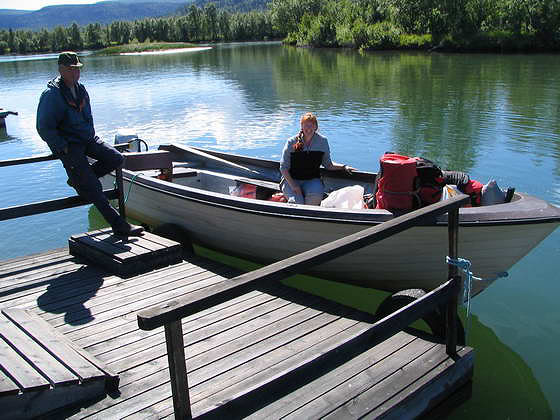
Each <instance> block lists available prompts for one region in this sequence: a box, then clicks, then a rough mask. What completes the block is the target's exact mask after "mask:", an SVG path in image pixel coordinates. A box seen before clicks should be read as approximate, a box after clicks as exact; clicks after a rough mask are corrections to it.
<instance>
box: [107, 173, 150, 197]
mask: <svg viewBox="0 0 560 420" xmlns="http://www.w3.org/2000/svg"><path fill="white" fill-rule="evenodd" d="M138 175H144V174H143V173H142V172H139V173H137V174H134V176H133V177H132V178H131V180H130V185H129V186H128V191H127V193H126V195H125V197H124V203H125V204H126V202H127V201H128V196H129V195H130V190H132V184H134V180H135V179H136V177H137V176H138ZM113 188H117V180H116V179H115V181H114V182H113Z"/></svg>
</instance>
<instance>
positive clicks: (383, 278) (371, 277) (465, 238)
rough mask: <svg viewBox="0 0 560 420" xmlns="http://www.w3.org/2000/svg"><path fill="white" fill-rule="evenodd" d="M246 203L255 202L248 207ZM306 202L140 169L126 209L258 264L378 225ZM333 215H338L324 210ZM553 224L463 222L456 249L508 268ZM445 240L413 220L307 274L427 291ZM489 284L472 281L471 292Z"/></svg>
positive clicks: (443, 232)
mask: <svg viewBox="0 0 560 420" xmlns="http://www.w3.org/2000/svg"><path fill="white" fill-rule="evenodd" d="M129 179H130V178H129ZM129 179H125V191H128V190H129V188H130V181H129ZM111 182H112V181H111ZM243 202H244V203H245V204H243V205H242V203H243ZM247 202H249V203H254V204H255V206H254V207H251V206H247V205H246V203H247ZM543 203H544V202H543ZM259 206H260V207H259ZM502 206H503V205H502ZM310 207H311V206H297V208H298V209H300V211H299V214H293V213H291V212H289V211H286V208H288V210H289V208H290V205H288V204H283V203H282V204H281V203H271V202H268V203H266V205H265V206H264V207H263V205H262V202H261V201H260V200H252V199H244V198H238V197H231V196H227V195H225V194H215V193H213V194H211V195H210V196H206V195H205V192H204V191H202V190H197V189H194V188H190V187H186V186H181V185H175V184H171V183H169V182H166V181H160V180H155V179H151V178H150V179H148V177H144V176H142V175H140V176H138V177H137V178H136V179H135V181H134V185H133V186H132V188H131V191H130V194H129V197H128V202H127V204H126V209H127V215H129V216H131V217H133V218H134V219H137V220H139V221H141V222H142V223H145V224H147V225H150V226H158V225H161V224H174V225H178V226H181V227H182V228H184V229H185V230H186V231H188V232H189V235H190V238H191V239H192V240H193V241H194V242H196V243H199V244H201V245H204V246H207V247H210V248H213V249H216V250H219V251H222V252H224V253H227V254H230V255H235V256H239V257H243V258H247V259H250V260H253V261H257V262H262V263H269V262H273V261H278V260H281V259H284V258H287V257H290V256H292V255H295V254H298V253H300V252H304V251H307V250H309V249H312V248H314V247H317V246H319V245H322V244H325V243H328V242H331V241H333V240H336V239H339V238H341V237H344V236H346V235H349V234H352V233H355V232H357V231H359V230H362V229H364V228H367V227H370V226H372V225H375V224H376V223H375V222H371V221H369V222H368V221H364V220H346V221H345V220H341V218H340V217H339V216H340V213H341V212H340V211H338V210H336V209H322V210H321V213H323V214H324V215H325V217H318V216H317V214H316V213H317V210H314V209H311V210H309V212H310V213H313V215H312V216H311V215H310V216H309V217H307V216H306V215H305V213H306V210H307V208H310ZM294 208H295V206H294ZM263 209H264V210H263ZM367 212H374V211H372V210H354V211H351V210H346V211H345V212H343V213H344V214H347V215H354V216H356V215H357V216H359V215H360V214H362V213H364V214H365V213H367ZM461 212H462V218H463V219H466V220H468V219H469V217H468V213H469V212H471V213H472V212H473V209H462V210H461ZM463 213H464V214H463ZM335 214H337V215H339V216H337V217H335V218H334V219H333V218H331V217H330V216H332V215H335ZM335 219H336V220H335ZM377 223H378V222H377ZM558 224H559V223H558V220H556V221H554V220H552V221H548V222H547V223H536V222H535V221H526V222H525V223H524V222H523V221H518V222H517V223H515V224H512V223H503V221H502V223H482V224H477V223H467V224H462V225H461V228H460V230H459V255H460V257H462V258H467V259H469V260H471V261H472V263H473V266H472V271H473V272H474V274H475V275H477V276H479V277H483V278H491V277H495V276H496V274H497V273H501V272H504V271H507V270H508V269H509V268H510V267H512V266H513V265H514V264H515V263H516V262H517V261H519V260H520V259H521V258H522V257H523V256H525V255H526V254H527V253H528V252H529V251H530V250H531V249H533V248H534V247H535V246H536V245H537V244H538V243H539V242H541V241H542V240H543V239H544V238H545V237H546V236H547V235H549V234H550V233H551V232H552V231H553V230H554V229H555V228H556V227H557V226H558ZM447 241H448V236H447V225H446V224H445V223H441V221H440V223H439V224H435V225H430V226H419V227H414V228H411V229H409V230H408V231H405V232H402V233H400V234H398V235H395V236H393V237H391V238H388V239H386V240H383V241H382V242H379V243H377V244H374V245H371V246H368V247H366V248H363V249H361V250H359V251H356V252H353V253H351V254H348V255H347V256H344V257H341V258H338V259H335V260H333V261H331V262H329V263H326V264H323V265H321V266H318V267H317V268H316V269H315V270H313V272H312V273H310V274H314V275H318V276H320V277H324V278H328V279H332V280H336V281H340V282H345V283H351V284H355V285H360V286H365V287H371V288H376V289H381V290H386V291H389V292H395V291H399V290H403V289H409V288H421V289H425V290H430V289H433V288H435V287H437V286H438V285H440V284H441V283H442V282H443V281H445V280H446V278H447V272H448V267H447V265H446V263H445V256H446V255H447V252H448V243H447ZM488 284H489V282H488V283H486V282H485V283H482V284H478V285H477V288H476V292H478V291H480V290H482V289H483V288H484V287H486V286H487V285H488Z"/></svg>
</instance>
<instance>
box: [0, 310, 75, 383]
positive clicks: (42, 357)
mask: <svg viewBox="0 0 560 420" xmlns="http://www.w3.org/2000/svg"><path fill="white" fill-rule="evenodd" d="M18 327H19V325H18V324H17V323H13V322H11V320H10V319H9V318H6V317H5V316H4V315H3V314H0V336H1V337H2V339H3V340H4V342H6V343H8V344H9V345H10V346H11V347H12V348H13V349H14V350H15V351H16V352H17V353H18V354H19V355H20V356H21V357H22V358H23V359H24V360H26V361H27V363H29V365H30V366H32V367H33V369H34V370H35V371H36V372H35V375H37V376H43V377H44V378H45V379H47V380H48V381H49V382H50V384H51V385H52V386H58V385H69V384H76V383H78V377H77V376H76V375H74V374H73V373H72V372H70V371H69V370H68V369H66V366H65V365H63V364H62V363H60V362H59V360H57V359H56V358H55V357H53V356H52V355H51V354H50V353H49V352H48V351H46V350H45V349H44V348H43V347H41V345H40V344H39V343H37V341H35V340H34V339H33V337H32V336H29V335H27V334H26V330H25V329H20V328H18ZM44 333H45V334H48V331H45V332H44Z"/></svg>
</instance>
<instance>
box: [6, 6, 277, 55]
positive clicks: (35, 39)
mask: <svg viewBox="0 0 560 420" xmlns="http://www.w3.org/2000/svg"><path fill="white" fill-rule="evenodd" d="M282 35H283V34H282V33H280V32H278V31H277V30H275V29H274V27H273V24H272V21H271V13H270V11H268V10H265V11H256V10H255V11H250V12H246V13H235V12H234V13H232V12H229V11H227V10H225V9H218V8H216V6H215V4H213V3H209V4H206V5H205V6H203V7H198V6H196V5H195V4H191V5H190V6H186V7H185V8H184V9H183V10H182V12H181V13H180V14H178V15H175V16H170V17H163V18H147V19H142V20H135V21H115V22H112V23H111V24H108V25H102V24H99V23H90V24H88V25H86V26H85V27H80V26H78V25H77V24H76V23H73V24H72V25H70V26H68V27H64V26H57V27H55V28H54V29H52V30H48V29H41V30H39V31H31V30H15V31H14V30H12V29H9V30H0V54H27V53H44V52H56V51H64V50H82V49H90V50H98V49H101V48H105V47H108V46H111V45H123V44H129V43H132V42H140V43H143V42H227V41H257V40H268V39H278V38H280V37H282Z"/></svg>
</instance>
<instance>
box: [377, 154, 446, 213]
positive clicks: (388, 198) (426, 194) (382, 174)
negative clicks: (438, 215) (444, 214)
mask: <svg viewBox="0 0 560 420" xmlns="http://www.w3.org/2000/svg"><path fill="white" fill-rule="evenodd" d="M443 186H444V181H443V174H442V172H441V169H440V168H439V167H438V166H436V165H435V164H434V163H433V162H431V161H429V160H428V159H424V158H421V157H408V156H403V155H399V154H396V153H385V154H384V155H383V156H382V157H381V159H380V171H379V174H378V176H377V192H376V194H375V198H376V202H377V204H376V208H378V209H387V210H412V209H415V208H420V207H422V206H426V205H428V204H433V203H436V202H438V201H439V200H440V199H441V194H442V191H443Z"/></svg>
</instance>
